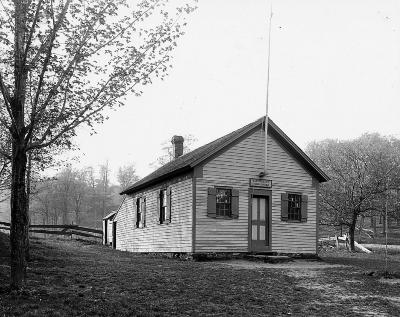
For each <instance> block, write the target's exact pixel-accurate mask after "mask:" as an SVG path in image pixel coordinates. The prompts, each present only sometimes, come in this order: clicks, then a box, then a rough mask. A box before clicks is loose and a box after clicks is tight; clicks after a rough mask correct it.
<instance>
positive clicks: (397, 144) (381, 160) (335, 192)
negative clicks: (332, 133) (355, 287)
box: [307, 134, 400, 250]
mask: <svg viewBox="0 0 400 317" xmlns="http://www.w3.org/2000/svg"><path fill="white" fill-rule="evenodd" d="M307 152H308V154H309V155H310V156H311V158H312V159H313V160H315V161H316V163H317V164H319V165H320V166H321V167H322V168H323V169H324V170H325V171H326V172H327V174H328V175H329V177H330V178H331V180H330V181H329V182H328V183H325V184H322V186H321V191H320V195H321V197H320V198H321V209H322V217H321V221H322V222H323V223H324V224H328V225H339V226H345V227H348V229H349V236H350V245H351V249H352V250H354V234H355V230H356V224H357V220H358V218H359V217H360V216H366V215H372V214H376V213H381V212H382V211H383V210H384V209H383V208H384V206H385V200H386V198H387V194H388V193H389V192H390V191H392V190H395V191H396V190H397V189H399V188H400V187H399V186H400V184H399V180H400V140H397V139H393V138H388V137H382V136H380V135H378V134H365V135H363V136H361V137H360V138H358V139H355V140H352V141H337V140H325V141H322V142H314V143H312V144H310V145H309V146H308V149H307Z"/></svg>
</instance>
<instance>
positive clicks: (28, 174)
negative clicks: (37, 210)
mask: <svg viewBox="0 0 400 317" xmlns="http://www.w3.org/2000/svg"><path fill="white" fill-rule="evenodd" d="M31 172H32V159H31V153H29V154H28V156H27V167H26V214H27V217H28V228H27V229H28V232H27V234H26V237H25V258H26V261H29V260H30V247H29V225H30V224H31V217H30V212H29V199H30V196H31V175H32V173H31Z"/></svg>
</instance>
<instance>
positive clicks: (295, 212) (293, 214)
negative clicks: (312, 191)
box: [288, 194, 301, 221]
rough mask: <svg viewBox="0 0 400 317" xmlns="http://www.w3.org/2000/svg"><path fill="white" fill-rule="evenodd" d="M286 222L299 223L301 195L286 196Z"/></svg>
mask: <svg viewBox="0 0 400 317" xmlns="http://www.w3.org/2000/svg"><path fill="white" fill-rule="evenodd" d="M288 220H298V221H301V195H297V194H288Z"/></svg>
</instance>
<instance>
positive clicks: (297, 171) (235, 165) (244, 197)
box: [195, 129, 316, 253]
mask: <svg viewBox="0 0 400 317" xmlns="http://www.w3.org/2000/svg"><path fill="white" fill-rule="evenodd" d="M264 137H265V133H264V131H262V130H261V129H260V130H258V131H256V132H254V133H253V134H251V135H250V136H248V137H247V138H245V139H244V140H242V141H241V142H239V143H238V144H236V145H234V146H233V147H231V148H229V149H228V150H227V151H225V152H223V153H222V154H221V155H219V156H217V157H216V158H214V159H212V160H211V161H209V162H208V163H206V164H205V165H204V166H203V175H202V177H201V178H196V230H195V251H196V252H207V251H215V252H224V251H225V252H247V251H248V211H249V207H248V195H249V178H257V177H258V174H259V173H260V172H262V171H263V169H264V163H263V162H264ZM267 166H268V179H272V182H273V187H272V251H277V252H285V253H286V252H287V253H293V252H301V253H316V189H315V187H313V181H312V176H311V175H310V174H309V173H308V172H307V171H306V170H305V169H304V168H303V167H302V166H301V165H300V164H299V163H298V162H297V160H296V159H295V158H294V157H293V156H292V155H291V154H289V152H288V151H286V150H285V149H284V148H283V146H282V145H281V144H280V143H278V141H276V140H275V139H274V138H273V137H272V136H270V135H268V165H267ZM214 186H232V187H233V188H236V189H238V190H239V218H238V219H215V218H210V217H207V188H208V187H214ZM287 191H294V192H300V193H302V194H303V195H308V220H307V222H302V223H293V222H292V223H289V222H283V221H281V193H285V192H287Z"/></svg>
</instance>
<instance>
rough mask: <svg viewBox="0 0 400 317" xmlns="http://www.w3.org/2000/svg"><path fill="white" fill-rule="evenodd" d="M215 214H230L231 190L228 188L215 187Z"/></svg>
mask: <svg viewBox="0 0 400 317" xmlns="http://www.w3.org/2000/svg"><path fill="white" fill-rule="evenodd" d="M215 198H216V215H217V216H226V217H231V216H232V190H231V189H228V188H217V189H216V195H215Z"/></svg>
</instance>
